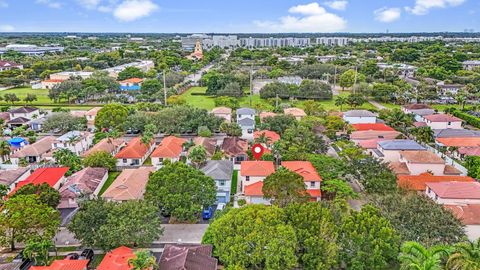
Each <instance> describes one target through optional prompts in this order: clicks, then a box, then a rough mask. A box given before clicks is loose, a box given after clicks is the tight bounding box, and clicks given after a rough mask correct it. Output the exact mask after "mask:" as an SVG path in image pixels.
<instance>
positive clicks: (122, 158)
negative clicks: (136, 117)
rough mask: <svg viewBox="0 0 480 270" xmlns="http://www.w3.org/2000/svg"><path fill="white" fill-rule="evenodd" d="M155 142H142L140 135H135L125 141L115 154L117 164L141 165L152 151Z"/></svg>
mask: <svg viewBox="0 0 480 270" xmlns="http://www.w3.org/2000/svg"><path fill="white" fill-rule="evenodd" d="M154 147H155V143H154V142H153V140H152V142H151V143H150V144H149V145H145V144H144V143H142V141H141V138H140V137H135V138H133V139H132V140H131V141H129V142H128V143H127V145H126V146H125V147H123V148H122V149H121V150H120V151H119V152H118V153H117V154H116V155H115V158H116V159H117V166H141V165H142V164H143V162H145V160H146V159H147V157H148V156H149V155H150V153H152V151H153V148H154Z"/></svg>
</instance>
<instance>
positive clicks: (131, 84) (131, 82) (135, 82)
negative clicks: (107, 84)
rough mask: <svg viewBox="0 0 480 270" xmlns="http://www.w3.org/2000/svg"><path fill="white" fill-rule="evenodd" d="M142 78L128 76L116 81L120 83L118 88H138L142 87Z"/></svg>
mask: <svg viewBox="0 0 480 270" xmlns="http://www.w3.org/2000/svg"><path fill="white" fill-rule="evenodd" d="M143 81H144V80H143V79H141V78H130V79H126V80H123V81H120V82H118V83H119V84H120V90H124V91H125V90H140V89H141V88H142V83H143Z"/></svg>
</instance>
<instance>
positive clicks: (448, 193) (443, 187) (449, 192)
mask: <svg viewBox="0 0 480 270" xmlns="http://www.w3.org/2000/svg"><path fill="white" fill-rule="evenodd" d="M425 184H426V185H427V187H429V188H430V189H431V190H432V191H433V192H434V193H435V194H437V195H438V197H440V198H446V199H475V200H479V199H480V183H478V182H476V181H474V182H439V183H435V182H427V183H425Z"/></svg>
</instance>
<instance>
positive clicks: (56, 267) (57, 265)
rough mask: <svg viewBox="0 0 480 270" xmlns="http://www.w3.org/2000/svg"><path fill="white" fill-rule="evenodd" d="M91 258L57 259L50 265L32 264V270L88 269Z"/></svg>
mask: <svg viewBox="0 0 480 270" xmlns="http://www.w3.org/2000/svg"><path fill="white" fill-rule="evenodd" d="M89 262H90V261H89V260H55V261H53V262H52V264H51V265H50V266H32V267H30V270H86V269H87V265H88V263H89Z"/></svg>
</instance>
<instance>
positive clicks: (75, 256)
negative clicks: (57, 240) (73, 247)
mask: <svg viewBox="0 0 480 270" xmlns="http://www.w3.org/2000/svg"><path fill="white" fill-rule="evenodd" d="M79 257H80V256H79V255H78V253H68V254H67V256H65V257H64V258H63V259H65V260H78V258H79Z"/></svg>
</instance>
